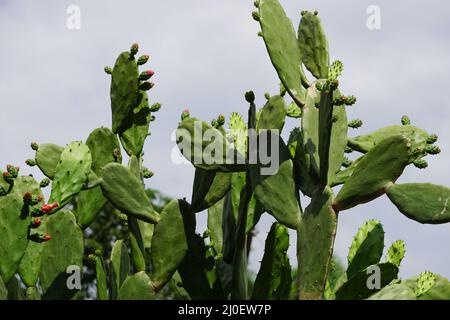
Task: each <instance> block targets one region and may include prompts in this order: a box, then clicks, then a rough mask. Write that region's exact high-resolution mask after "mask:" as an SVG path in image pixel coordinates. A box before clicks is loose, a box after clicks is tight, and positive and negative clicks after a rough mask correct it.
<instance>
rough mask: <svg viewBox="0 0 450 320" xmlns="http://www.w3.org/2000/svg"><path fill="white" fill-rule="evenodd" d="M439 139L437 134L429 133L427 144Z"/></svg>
mask: <svg viewBox="0 0 450 320" xmlns="http://www.w3.org/2000/svg"><path fill="white" fill-rule="evenodd" d="M437 140H438V136H437V135H435V134H432V135H429V136H428V138H427V144H433V143H435V142H436V141H437Z"/></svg>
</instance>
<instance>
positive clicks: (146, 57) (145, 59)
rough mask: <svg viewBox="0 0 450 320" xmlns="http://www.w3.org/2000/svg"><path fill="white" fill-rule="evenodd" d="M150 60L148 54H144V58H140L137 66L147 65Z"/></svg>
mask: <svg viewBox="0 0 450 320" xmlns="http://www.w3.org/2000/svg"><path fill="white" fill-rule="evenodd" d="M148 59H150V57H149V56H148V55H146V54H144V55H143V56H140V57H139V58H138V60H137V65H138V66H142V65H143V64H146V63H147V61H148Z"/></svg>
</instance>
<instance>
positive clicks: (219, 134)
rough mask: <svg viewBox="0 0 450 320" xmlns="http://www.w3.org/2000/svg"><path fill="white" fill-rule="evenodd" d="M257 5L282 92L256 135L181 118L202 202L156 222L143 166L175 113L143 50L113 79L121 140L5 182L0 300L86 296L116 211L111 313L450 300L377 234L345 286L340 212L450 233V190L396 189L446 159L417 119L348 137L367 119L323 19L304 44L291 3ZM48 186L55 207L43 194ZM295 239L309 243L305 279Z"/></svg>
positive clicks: (47, 150) (105, 279)
mask: <svg viewBox="0 0 450 320" xmlns="http://www.w3.org/2000/svg"><path fill="white" fill-rule="evenodd" d="M255 6H256V11H254V12H253V13H252V16H253V18H254V19H255V20H256V21H257V22H258V23H259V25H260V27H261V32H260V34H259V35H260V36H261V37H262V39H263V41H264V44H265V46H266V48H267V51H268V54H269V57H270V60H271V62H272V64H273V66H274V68H275V71H276V73H277V75H278V77H279V80H280V82H281V84H280V88H279V94H276V95H271V94H269V93H267V94H265V95H264V97H265V98H266V101H265V104H264V105H263V106H262V108H260V109H258V108H257V105H256V102H255V100H256V97H255V94H254V93H253V92H252V91H248V92H246V93H245V95H244V98H245V100H246V102H247V103H248V104H249V108H248V116H247V121H245V120H244V117H243V116H241V115H240V114H239V113H238V112H233V113H232V114H231V116H230V118H229V121H228V124H227V123H226V118H225V116H224V115H219V116H218V117H217V118H216V119H213V120H212V121H210V122H206V121H201V120H199V119H197V118H194V117H191V114H190V112H189V110H184V111H183V112H182V114H181V121H180V122H179V124H178V128H177V130H176V137H177V146H178V147H179V148H180V151H181V153H182V154H183V156H185V158H186V159H187V160H189V161H190V162H191V163H192V164H193V166H194V167H195V177H194V181H193V192H192V198H191V203H188V202H187V201H186V199H174V200H172V201H170V202H169V203H168V204H166V205H165V206H164V207H163V208H162V210H156V208H155V207H154V206H153V205H152V204H151V201H150V198H149V195H148V193H147V192H146V190H145V184H144V178H151V177H152V176H153V173H152V172H151V171H150V170H149V169H147V168H146V167H145V166H144V152H143V149H144V144H145V142H146V139H147V137H148V136H149V128H150V123H151V122H152V121H153V120H155V115H154V114H155V113H156V112H158V110H160V108H161V105H160V104H159V103H154V104H151V103H150V101H149V99H150V98H151V95H150V92H151V91H149V90H151V89H152V88H153V87H154V84H153V83H152V82H150V81H149V80H150V79H151V78H153V76H154V72H153V71H152V70H145V71H140V70H139V68H140V67H141V66H143V65H144V64H146V63H147V61H148V60H149V57H148V56H147V55H143V56H141V57H139V58H136V55H137V53H138V51H139V46H138V45H137V44H133V45H132V46H131V48H130V50H128V51H126V52H122V53H121V54H120V55H119V56H118V58H117V59H116V61H115V64H114V67H113V68H111V67H105V69H104V70H105V72H106V74H107V75H108V76H109V77H111V87H110V98H111V112H112V123H111V129H108V128H103V127H102V128H98V129H95V130H93V131H92V133H91V134H90V135H89V137H87V139H86V141H85V142H84V143H83V142H82V141H73V142H70V143H69V144H67V145H66V146H57V145H54V144H37V143H36V142H33V143H32V144H31V147H32V149H33V150H34V151H35V157H34V159H28V160H26V163H27V164H28V165H30V166H37V167H38V168H39V169H40V170H41V172H42V174H43V175H44V176H45V177H46V178H45V179H44V180H42V181H41V182H37V181H36V180H35V179H34V178H33V177H30V176H20V175H19V168H18V167H15V166H11V165H9V166H8V167H7V168H6V171H5V172H4V173H3V176H2V179H0V229H1V231H2V232H0V299H3V298H27V299H41V298H44V299H78V298H82V297H83V294H84V293H83V291H82V290H81V289H80V288H79V287H78V286H76V285H74V286H73V288H72V287H70V286H68V283H69V282H70V281H69V280H71V279H72V278H69V277H71V276H73V277H74V278H73V279H72V280H74V281H75V283H76V282H77V281H78V282H79V279H78V280H77V278H76V277H77V274H76V272H75V274H73V275H71V274H70V272H71V270H72V271H74V270H75V271H76V270H78V271H79V272H80V273H83V261H85V260H86V255H85V243H84V239H83V234H86V232H88V230H89V226H91V225H92V224H93V223H94V222H95V221H96V219H98V216H99V212H100V211H101V210H102V208H105V207H108V208H109V209H108V210H107V214H110V215H111V219H112V215H115V217H116V219H118V221H120V227H121V231H122V232H121V235H120V236H118V237H115V239H114V243H113V244H112V249H111V250H110V251H111V252H103V251H102V250H94V252H90V253H89V255H87V260H88V261H89V262H90V263H91V264H92V266H93V267H94V268H95V273H96V276H95V278H96V280H95V283H96V285H97V298H98V299H101V300H107V299H145V300H147V299H148V300H152V299H157V298H158V295H159V294H160V293H161V292H162V290H163V288H168V287H169V288H170V287H176V288H177V289H176V291H177V292H178V294H179V295H180V296H182V297H185V298H191V299H229V298H231V299H239V300H244V299H288V298H289V297H291V295H292V293H295V295H296V298H300V299H367V298H369V299H385V298H390V299H401V298H406V299H438V298H439V299H441V298H450V290H449V287H450V285H449V283H448V281H447V280H446V279H444V278H442V277H440V276H438V275H434V274H432V273H430V272H424V273H422V274H421V275H420V276H419V277H418V278H413V279H406V280H401V279H399V277H398V271H399V267H400V263H401V261H402V259H403V257H404V254H405V244H404V242H402V241H401V240H398V241H395V242H394V243H393V244H392V245H391V246H390V247H389V249H388V250H387V252H386V256H385V259H384V260H383V261H381V258H382V255H383V250H384V231H383V228H382V225H381V223H380V222H378V221H368V222H367V223H366V224H364V225H363V226H362V227H361V229H360V230H359V232H358V233H357V235H356V236H355V238H354V240H353V243H352V245H351V247H350V250H349V254H348V267H347V269H346V270H345V272H339V268H334V262H333V261H334V260H333V249H334V240H335V236H336V232H337V225H338V217H339V214H340V212H341V211H345V210H347V209H350V208H353V207H356V206H358V205H360V204H363V203H367V202H370V201H372V200H374V199H376V198H378V197H380V196H382V195H384V194H387V196H388V197H389V199H390V200H391V201H392V202H393V204H394V205H395V206H396V207H397V208H398V209H399V211H400V212H401V213H402V214H404V215H405V216H406V217H408V218H410V219H412V220H415V221H417V222H420V223H428V224H439V223H446V222H449V221H450V212H449V209H448V205H447V202H448V200H449V198H450V191H449V189H448V188H447V187H444V186H436V185H432V184H425V183H406V184H397V183H396V181H397V179H398V178H399V177H400V176H401V174H402V173H403V171H404V169H405V168H406V167H407V166H408V165H411V164H413V165H415V166H416V167H419V168H424V167H426V166H427V163H426V161H425V160H424V157H426V156H428V155H435V154H438V153H439V152H440V149H439V147H437V146H435V145H434V143H435V142H436V141H437V136H436V135H430V134H428V133H427V132H426V131H424V130H422V129H419V128H417V127H414V126H412V125H411V121H410V119H409V118H408V117H406V116H404V117H403V118H402V120H401V123H402V125H398V126H388V127H385V128H382V129H380V130H377V131H375V132H373V133H370V134H366V135H360V136H356V137H349V128H352V129H357V128H359V127H361V125H362V121H361V120H359V119H356V120H350V121H349V120H348V118H347V111H346V109H347V107H348V106H352V105H354V104H355V103H356V98H355V97H354V96H351V95H348V96H346V95H343V94H342V93H341V92H340V90H339V81H340V79H341V77H342V74H343V68H344V66H343V63H342V62H340V61H334V62H332V63H331V61H330V58H329V57H330V53H329V45H328V40H327V38H326V35H325V32H324V29H323V27H322V25H321V22H320V19H319V16H318V13H317V12H308V11H303V12H302V14H301V19H300V23H299V27H298V32H297V33H296V32H295V29H294V27H293V24H292V22H291V20H290V19H289V18H288V17H287V15H286V14H285V12H284V9H283V7H282V6H281V5H280V3H279V2H278V0H258V1H256V2H255ZM304 68H306V69H307V70H308V71H309V72H310V73H311V75H312V76H314V78H315V79H313V80H310V79H308V78H307V76H306V74H305V72H304ZM277 90H278V89H277ZM286 93H287V94H288V96H286ZM289 99H291V100H292V102H291V101H289ZM291 120H292V121H296V123H297V126H296V128H295V129H294V130H293V131H292V132H291V133H290V135H289V140H288V141H287V142H285V141H284V139H283V137H282V135H281V132H282V130H283V128H284V126H285V124H286V123H287V121H291ZM199 133H200V134H199ZM206 137H208V138H209V139H208V138H206ZM122 151H124V152H125V153H126V155H127V156H128V163H127V164H126V165H125V164H122V160H123V159H122ZM352 152H354V153H353V154H355V153H359V155H358V157H356V158H355V160H350V159H348V158H346V157H345V154H346V153H347V154H348V153H352ZM49 185H51V191H50V198H49V199H48V201H47V202H46V201H44V197H43V193H42V190H41V188H44V187H46V186H49ZM340 185H342V187H341V188H340V189H339V190H338V188H336V187H338V186H340ZM300 192H301V193H302V194H303V195H304V196H305V197H306V198H309V199H308V200H309V203H308V204H307V205H305V204H304V203H302V202H304V201H303V199H304V198H301V197H300ZM424 204H426V205H424ZM303 208H305V209H303ZM206 210H207V215H208V223H207V228H208V229H207V230H205V232H204V233H203V234H202V235H200V234H198V233H197V221H196V215H197V214H202V212H203V211H206ZM263 214H269V215H271V216H272V217H273V218H274V219H275V220H276V222H275V223H274V224H273V225H272V227H271V230H270V232H269V234H268V236H267V239H266V244H265V251H264V256H263V259H262V263H261V267H260V270H259V272H258V274H257V276H256V280H255V282H254V285H253V286H252V285H250V284H251V279H250V277H249V274H248V254H249V250H250V249H251V241H252V238H253V236H254V229H255V226H256V225H257V223H258V221H259V220H260V218H261V216H262V215H263ZM97 221H98V220H97ZM288 229H292V230H294V231H295V232H296V233H297V244H296V249H297V260H298V271H297V272H296V276H295V277H294V278H296V279H293V273H292V272H291V269H292V268H291V265H290V261H289V259H288V256H287V249H288V247H289V235H288ZM83 230H84V231H83ZM371 270H378V271H379V272H381V274H382V275H383V276H382V279H381V280H380V281H379V283H378V285H377V286H375V288H371V287H369V286H368V285H367V283H368V280H369V273H370V272H371ZM22 283H23V284H24V285H25V287H26V289H23V287H22V286H21V284H22Z"/></svg>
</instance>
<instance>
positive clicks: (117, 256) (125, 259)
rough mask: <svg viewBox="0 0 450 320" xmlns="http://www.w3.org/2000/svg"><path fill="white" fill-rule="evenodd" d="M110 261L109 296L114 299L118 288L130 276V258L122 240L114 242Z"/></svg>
mask: <svg viewBox="0 0 450 320" xmlns="http://www.w3.org/2000/svg"><path fill="white" fill-rule="evenodd" d="M110 261H111V262H110V277H111V279H110V283H111V291H110V295H111V299H116V297H117V292H118V290H119V288H120V287H121V286H122V283H123V282H124V281H125V279H126V278H127V277H128V275H129V274H130V256H129V255H128V248H127V246H126V245H125V243H124V241H123V240H116V242H114V246H113V247H112V250H111V259H110Z"/></svg>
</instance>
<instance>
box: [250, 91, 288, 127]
mask: <svg viewBox="0 0 450 320" xmlns="http://www.w3.org/2000/svg"><path fill="white" fill-rule="evenodd" d="M285 119H286V105H285V103H284V99H283V97H281V96H273V97H270V99H269V100H268V101H267V103H266V104H265V105H264V107H263V108H262V110H261V114H260V116H259V119H258V123H257V125H256V129H257V130H258V131H260V130H263V129H266V130H272V129H274V130H279V134H281V131H282V130H283V127H284V121H285Z"/></svg>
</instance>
